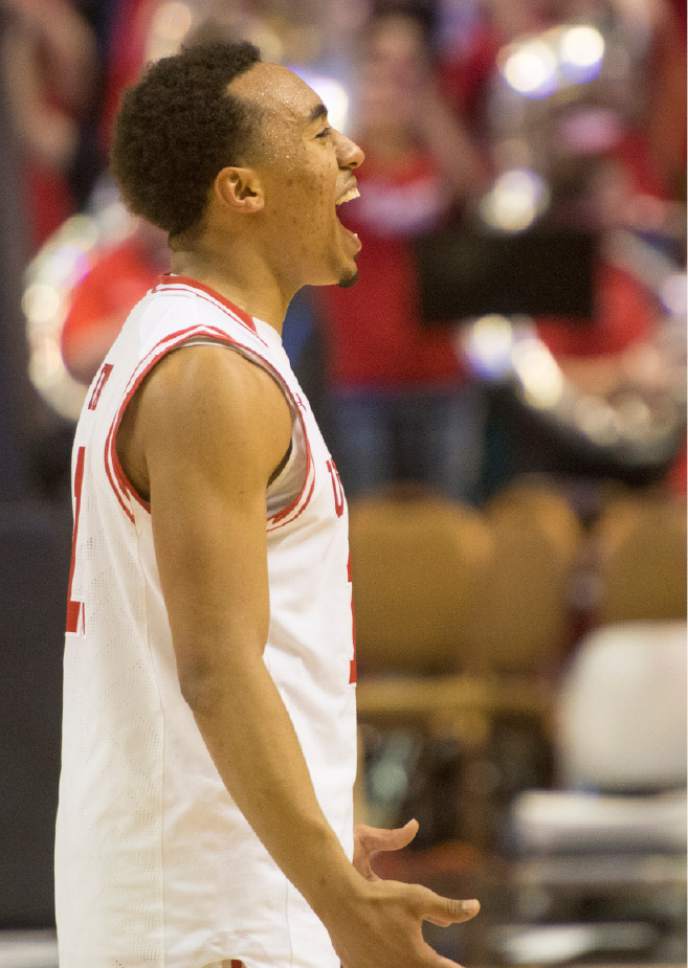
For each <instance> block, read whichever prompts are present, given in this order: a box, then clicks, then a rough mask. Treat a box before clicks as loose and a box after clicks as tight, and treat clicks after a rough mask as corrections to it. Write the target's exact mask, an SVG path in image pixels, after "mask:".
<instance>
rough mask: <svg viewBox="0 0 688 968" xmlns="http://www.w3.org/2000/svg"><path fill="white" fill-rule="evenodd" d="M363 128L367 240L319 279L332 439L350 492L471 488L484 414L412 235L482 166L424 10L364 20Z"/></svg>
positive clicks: (357, 225)
mask: <svg viewBox="0 0 688 968" xmlns="http://www.w3.org/2000/svg"><path fill="white" fill-rule="evenodd" d="M364 38H365V39H364V42H363V43H364V46H363V51H362V55H361V62H360V64H359V77H360V81H361V87H360V93H359V103H358V116H359V118H360V128H359V130H358V131H357V132H356V138H357V140H358V141H359V142H360V143H361V144H363V145H364V146H365V151H366V157H367V161H366V166H365V171H361V177H360V179H359V184H360V188H361V198H360V199H359V200H358V201H356V202H353V203H351V205H350V206H349V209H348V211H347V222H348V223H349V224H350V225H351V227H352V228H354V229H355V230H356V231H357V232H358V234H359V236H360V238H361V240H362V242H363V249H362V252H361V256H360V258H359V263H358V264H359V274H358V281H357V284H356V286H354V287H353V288H351V289H347V291H346V292H343V291H342V290H337V289H332V290H327V291H326V292H325V293H324V296H323V298H324V309H325V316H326V321H327V332H326V340H327V352H328V360H329V376H330V382H331V387H332V395H333V398H334V400H333V402H334V405H333V407H332V423H333V427H332V431H333V434H334V437H335V452H336V454H337V457H338V464H339V466H340V471H341V473H342V476H343V478H344V482H345V485H346V488H347V492H348V493H349V494H351V495H352V496H356V495H358V494H361V493H366V492H368V491H371V490H374V489H375V488H378V487H380V486H382V485H384V484H386V483H389V482H392V481H395V480H398V479H402V478H404V479H411V480H415V481H419V482H422V483H424V484H428V485H430V486H433V487H435V488H437V489H439V490H440V491H442V492H444V493H446V494H448V495H450V496H453V497H457V498H464V499H470V498H472V497H473V496H474V488H475V484H476V481H477V476H478V470H479V462H480V447H481V444H480V441H481V435H482V421H481V416H480V409H481V408H480V404H479V402H478V400H477V399H476V394H475V390H474V388H473V387H472V386H470V384H468V382H467V379H466V374H465V371H464V368H463V366H462V365H461V363H460V362H459V360H458V358H457V353H456V351H455V348H454V345H453V341H452V337H451V335H450V333H449V331H448V330H446V329H444V328H442V329H440V330H437V331H432V330H428V329H426V328H424V327H423V325H422V323H421V320H420V312H419V302H418V293H417V278H416V271H415V268H414V263H413V258H412V250H411V240H412V239H413V237H414V236H415V235H417V234H418V233H422V232H426V231H430V230H432V229H433V228H434V227H436V226H439V225H441V224H442V223H443V222H444V221H445V220H446V218H447V216H448V215H449V213H450V212H451V210H452V209H453V208H454V206H455V205H456V203H457V201H460V200H461V199H462V198H464V197H465V196H466V194H467V193H468V192H470V191H472V190H473V188H474V187H475V186H476V184H477V183H479V181H480V178H481V164H480V160H479V158H478V157H477V156H476V153H475V151H474V149H473V146H472V144H471V143H470V142H469V140H468V138H467V136H466V135H465V133H464V131H463V129H462V127H461V126H460V124H459V123H458V122H457V121H456V120H455V119H454V116H453V114H452V112H451V111H450V110H449V108H448V107H447V105H446V104H445V103H444V101H443V100H442V99H441V97H440V95H439V94H438V93H437V90H436V88H435V82H434V78H433V75H432V72H431V67H430V63H429V56H428V44H427V38H426V34H425V31H424V26H423V22H422V20H420V19H418V18H416V17H415V16H414V15H413V14H412V13H409V12H408V10H406V9H405V10H404V11H402V12H399V11H397V10H394V9H390V8H386V9H385V12H384V13H381V14H378V16H377V17H375V19H374V20H373V21H372V22H371V23H370V24H368V26H367V27H366V28H365V30H364Z"/></svg>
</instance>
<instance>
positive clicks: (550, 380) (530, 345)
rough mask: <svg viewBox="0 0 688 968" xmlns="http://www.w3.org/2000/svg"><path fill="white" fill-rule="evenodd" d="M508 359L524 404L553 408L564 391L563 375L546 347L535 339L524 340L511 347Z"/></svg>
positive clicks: (540, 407) (547, 408) (542, 408)
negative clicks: (519, 382) (517, 380)
mask: <svg viewBox="0 0 688 968" xmlns="http://www.w3.org/2000/svg"><path fill="white" fill-rule="evenodd" d="M511 359H512V363H513V367H514V371H515V373H516V375H517V376H518V377H519V379H520V381H521V385H522V387H523V395H524V397H525V399H526V400H527V401H528V403H529V404H531V406H533V407H536V408H537V409H538V410H549V409H551V408H552V407H555V406H556V405H557V404H558V403H559V401H560V400H561V397H562V394H563V392H564V378H563V376H562V374H561V370H560V369H559V365H558V363H557V361H556V360H555V359H554V357H553V356H552V354H551V353H550V351H549V350H548V349H547V347H546V346H545V345H544V344H543V343H541V342H540V341H539V340H536V339H531V340H525V341H523V342H522V343H517V344H516V345H515V346H514V349H513V353H512V354H511Z"/></svg>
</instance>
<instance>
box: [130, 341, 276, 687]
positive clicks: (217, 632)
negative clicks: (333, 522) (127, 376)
mask: <svg viewBox="0 0 688 968" xmlns="http://www.w3.org/2000/svg"><path fill="white" fill-rule="evenodd" d="M209 354H210V356H209ZM179 355H180V356H181V355H182V354H179ZM185 355H187V356H191V355H194V356H196V359H195V360H194V361H193V363H189V362H188V361H187V360H184V361H177V363H176V364H175V369H176V371H177V372H176V373H174V372H172V374H171V377H172V378H171V380H170V379H168V383H170V384H171V385H172V386H173V387H174V388H175V391H176V392H175V393H174V394H173V397H174V399H172V395H171V393H170V392H169V391H170V389H171V387H168V392H165V390H164V388H161V389H162V391H163V392H162V393H161V394H158V395H157V399H156V400H155V401H154V405H153V406H152V407H151V408H150V414H149V415H150V425H149V426H148V427H147V433H146V439H147V440H148V441H150V443H147V444H146V447H145V455H146V464H147V471H148V479H149V484H150V498H151V501H150V503H151V515H152V526H153V539H154V544H155V553H156V558H157V562H158V569H159V573H160V581H161V586H162V591H163V595H164V598H165V604H166V607H167V611H168V616H169V620H170V627H171V630H172V637H173V641H174V646H175V652H176V655H177V662H178V667H179V676H180V680H181V681H182V686H184V682H185V680H186V681H188V680H194V679H197V678H199V677H203V676H206V675H213V674H215V673H216V672H217V671H219V670H220V669H221V668H224V669H226V668H228V667H230V666H232V665H236V664H237V663H240V662H241V661H243V660H244V659H253V658H255V656H259V655H260V654H261V652H262V649H263V647H264V645H265V641H266V639H267V632H268V623H269V596H268V573H267V539H266V489H267V482H268V479H269V477H270V473H271V471H272V469H273V468H274V466H276V465H277V463H278V462H279V460H280V458H281V454H282V453H283V452H284V451H285V450H286V448H287V447H288V442H289V438H290V433H291V418H290V415H289V413H288V409H287V405H286V402H285V401H284V399H283V397H282V396H281V393H280V391H279V390H277V388H276V387H275V385H274V384H273V382H272V380H271V378H270V377H268V376H267V375H266V374H264V373H262V372H260V371H258V370H257V369H256V367H254V366H252V365H251V364H249V363H246V361H243V360H240V361H237V360H231V359H229V360H227V359H223V356H228V357H232V356H234V354H232V353H228V354H223V353H222V351H218V350H216V349H205V350H204V348H201V347H199V348H197V349H195V350H194V351H193V354H185ZM163 376H165V375H163ZM168 376H169V374H168ZM146 416H147V414H146V412H145V404H144V414H143V417H144V420H145V419H146Z"/></svg>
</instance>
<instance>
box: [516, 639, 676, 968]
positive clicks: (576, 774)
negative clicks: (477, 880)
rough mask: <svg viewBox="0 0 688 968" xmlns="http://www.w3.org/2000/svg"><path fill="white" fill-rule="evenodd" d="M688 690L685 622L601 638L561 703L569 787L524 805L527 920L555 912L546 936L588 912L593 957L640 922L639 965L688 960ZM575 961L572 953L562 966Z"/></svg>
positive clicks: (522, 868)
mask: <svg viewBox="0 0 688 968" xmlns="http://www.w3.org/2000/svg"><path fill="white" fill-rule="evenodd" d="M685 683H686V627H685V623H683V622H680V621H673V622H671V621H670V622H628V623H621V624H614V625H606V626H603V627H601V628H599V629H597V630H595V631H593V632H592V633H590V634H589V635H588V636H587V637H586V638H585V639H584V641H583V642H582V643H581V645H580V647H579V649H578V651H577V652H576V655H575V657H574V659H573V661H572V662H571V664H570V667H569V668H568V669H567V671H566V673H565V675H564V678H563V681H562V684H561V690H560V695H559V705H558V715H557V717H556V722H557V728H556V741H555V745H556V749H557V752H558V757H557V759H558V773H559V777H560V780H561V786H562V788H561V789H558V790H532V791H529V792H526V793H524V794H522V795H521V796H520V797H518V798H517V799H516V801H515V802H514V805H513V808H512V813H511V822H512V831H513V839H514V846H515V849H516V854H517V857H518V858H519V859H518V860H517V862H516V863H515V865H514V869H513V872H512V888H513V890H514V895H515V897H517V898H519V899H520V901H519V905H518V907H517V917H518V915H519V914H520V919H521V920H522V921H523V922H525V923H527V922H529V921H531V922H532V921H535V920H538V921H540V922H542V920H543V915H544V916H545V917H544V920H549V921H550V924H548V925H545V926H542V925H541V928H542V930H549V931H550V932H551V930H552V928H553V924H552V923H551V922H552V921H555V920H556V921H559V922H560V927H561V929H562V930H563V932H564V935H565V933H566V932H565V928H566V925H567V923H570V922H571V921H572V920H575V919H576V917H577V916H578V915H579V913H580V912H581V911H585V912H586V913H587V916H588V918H589V920H590V925H589V928H590V930H589V932H588V936H587V942H586V951H585V952H582V953H583V954H588V955H591V954H592V953H593V952H594V951H595V950H596V949H597V950H598V951H599V950H602V948H601V946H602V944H603V941H604V938H605V937H606V936H607V935H608V929H609V928H610V926H613V925H614V924H616V925H617V926H618V924H619V923H626V924H627V925H628V927H629V931H628V932H626V935H625V941H626V942H627V941H628V939H629V938H630V937H631V935H632V931H630V928H631V926H633V925H635V927H636V928H638V929H641V928H642V930H639V931H638V932H637V938H638V950H636V951H635V952H634V955H635V957H636V958H639V957H641V956H643V955H648V956H649V955H650V954H651V955H653V960H656V961H663V960H665V961H672V960H676V961H677V962H678V961H680V960H681V957H685V944H684V942H685V861H686V856H685V851H686V792H685V782H686V734H685V718H686V688H685ZM533 892H535V893H536V894H537V895H538V897H539V901H538V903H537V905H533V904H531V903H530V902H532V900H533V896H534V894H533ZM529 898H530V902H529V900H528V899H529ZM535 907H537V911H535ZM534 915H535V916H534ZM512 927H513V926H512ZM521 927H523V924H522V925H521ZM530 930H531V932H532V931H534V930H535V929H533V928H532V927H531V929H530ZM629 932H630V933H629ZM617 934H618V932H617ZM621 934H622V935H623V932H622V933H621ZM619 943H624V937H623V936H621V937H620V939H619ZM617 953H618V952H617ZM507 954H508V952H507ZM578 954H581V952H578ZM571 955H572V952H566V951H563V952H562V962H565V963H570V959H571ZM567 958H568V960H567Z"/></svg>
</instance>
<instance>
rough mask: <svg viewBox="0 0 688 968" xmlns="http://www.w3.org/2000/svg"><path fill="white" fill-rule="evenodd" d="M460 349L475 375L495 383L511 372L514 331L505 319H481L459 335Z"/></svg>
mask: <svg viewBox="0 0 688 968" xmlns="http://www.w3.org/2000/svg"><path fill="white" fill-rule="evenodd" d="M462 346H463V351H464V353H465V354H466V356H467V357H468V359H469V361H470V364H471V366H472V368H473V370H474V371H475V372H476V373H478V374H480V376H482V377H484V378H487V379H493V380H494V379H499V378H500V377H502V376H504V375H505V374H506V373H508V372H509V370H510V368H511V351H512V349H513V346H514V328H513V326H512V324H511V321H510V320H509V319H507V317H506V316H499V315H497V314H496V313H495V314H491V315H489V316H481V317H480V319H477V320H476V321H475V322H474V323H473V325H472V326H469V327H467V328H466V330H465V331H464V332H463V333H462Z"/></svg>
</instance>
